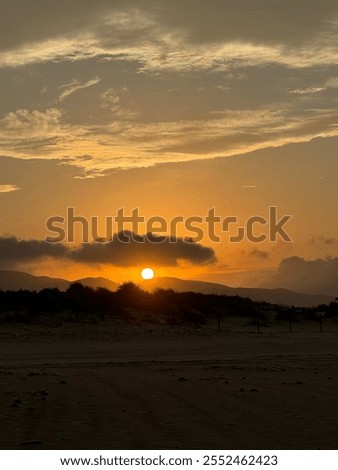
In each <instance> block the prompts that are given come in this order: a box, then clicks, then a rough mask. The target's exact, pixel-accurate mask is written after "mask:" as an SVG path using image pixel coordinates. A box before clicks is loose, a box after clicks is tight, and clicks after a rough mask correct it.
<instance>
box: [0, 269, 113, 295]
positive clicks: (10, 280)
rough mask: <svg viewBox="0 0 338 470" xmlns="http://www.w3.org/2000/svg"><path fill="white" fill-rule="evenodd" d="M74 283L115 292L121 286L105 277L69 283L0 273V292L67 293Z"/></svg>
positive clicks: (17, 272)
mask: <svg viewBox="0 0 338 470" xmlns="http://www.w3.org/2000/svg"><path fill="white" fill-rule="evenodd" d="M74 282H79V283H81V284H82V285H84V286H88V287H92V288H96V287H104V288H106V289H109V290H111V291H115V290H116V289H117V288H118V286H119V284H117V283H116V282H113V281H110V280H109V279H106V278H104V277H87V278H83V279H79V280H76V281H68V280H66V279H62V278H55V277H48V276H33V275H32V274H28V273H23V272H20V271H0V290H20V289H26V290H31V291H33V290H36V291H39V290H41V289H46V288H53V287H57V288H58V289H59V290H61V291H65V290H67V289H68V287H69V286H70V285H71V284H73V283H74Z"/></svg>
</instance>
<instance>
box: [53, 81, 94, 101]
mask: <svg viewBox="0 0 338 470" xmlns="http://www.w3.org/2000/svg"><path fill="white" fill-rule="evenodd" d="M100 81H101V80H100V78H99V77H96V78H93V79H92V80H88V81H87V82H81V81H80V80H73V81H72V82H70V83H66V84H65V85H61V86H60V90H63V91H62V93H61V94H60V96H59V102H60V103H61V102H62V101H64V100H65V99H66V98H68V97H69V96H70V95H72V94H73V93H76V92H77V91H79V90H84V89H85V88H89V87H91V86H94V85H97V84H98V83H99V82H100Z"/></svg>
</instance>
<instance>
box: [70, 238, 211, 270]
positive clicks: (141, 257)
mask: <svg viewBox="0 0 338 470" xmlns="http://www.w3.org/2000/svg"><path fill="white" fill-rule="evenodd" d="M71 258H72V259H73V260H75V261H80V262H83V263H89V264H92V263H97V264H113V265H117V266H139V265H143V264H144V263H146V264H155V265H160V266H161V265H162V266H175V265H177V263H178V261H188V262H190V263H192V264H205V263H210V262H214V261H216V257H215V252H214V250H213V249H212V248H209V247H205V246H202V245H200V244H198V243H195V242H191V241H186V240H184V239H182V238H174V237H165V236H163V237H157V236H155V235H153V234H151V233H149V234H147V235H136V234H133V233H131V232H124V233H119V234H115V235H114V237H113V240H112V241H111V242H109V243H104V244H100V243H93V244H84V245H82V247H81V248H79V249H78V250H75V251H73V252H72V253H71Z"/></svg>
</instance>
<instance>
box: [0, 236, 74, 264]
mask: <svg viewBox="0 0 338 470" xmlns="http://www.w3.org/2000/svg"><path fill="white" fill-rule="evenodd" d="M66 254H67V248H66V247H65V246H64V245H60V244H58V245H56V244H54V245H52V244H50V243H45V242H44V241H39V240H18V239H17V238H16V237H2V238H0V266H1V267H2V268H5V267H9V266H15V265H16V264H18V263H22V262H27V261H35V260H37V259H40V258H43V257H46V256H51V257H53V258H62V257H64V256H66Z"/></svg>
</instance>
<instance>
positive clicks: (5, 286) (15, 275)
mask: <svg viewBox="0 0 338 470" xmlns="http://www.w3.org/2000/svg"><path fill="white" fill-rule="evenodd" d="M74 282H79V283H81V284H82V285H84V286H88V287H92V288H97V287H104V288H105V289H109V290H111V291H115V290H116V289H117V288H118V286H119V284H118V283H116V282H114V281H111V280H109V279H106V278H104V277H88V278H83V279H78V280H76V281H73V282H72V281H68V280H66V279H62V278H53V277H48V276H33V275H32V274H28V273H23V272H19V271H0V290H14V291H15V290H19V289H27V290H31V291H33V290H36V291H39V290H41V289H45V288H53V287H57V288H58V289H59V290H61V291H65V290H67V289H68V287H69V286H70V285H71V284H73V283H74ZM139 285H140V287H141V288H142V289H145V290H148V291H153V290H155V289H156V288H161V289H173V290H174V291H176V292H200V293H202V294H218V295H230V296H234V295H238V296H240V297H248V298H250V299H252V300H255V301H266V302H270V303H274V304H284V305H294V306H297V307H312V306H315V305H319V304H328V303H329V302H331V301H332V300H334V298H333V297H331V296H328V295H317V294H313V295H311V294H304V293H299V292H293V291H290V290H287V289H258V288H249V287H237V288H234V287H229V286H226V285H224V284H217V283H214V282H203V281H194V280H184V279H179V278H174V277H158V278H155V279H152V280H150V281H142V282H140V283H139Z"/></svg>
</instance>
